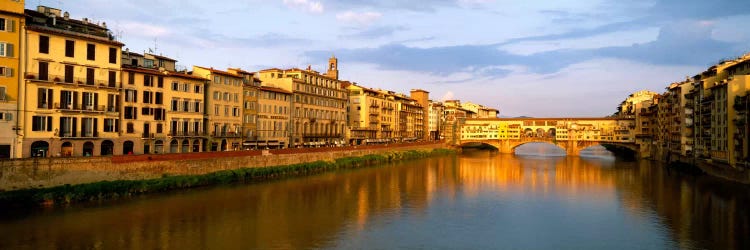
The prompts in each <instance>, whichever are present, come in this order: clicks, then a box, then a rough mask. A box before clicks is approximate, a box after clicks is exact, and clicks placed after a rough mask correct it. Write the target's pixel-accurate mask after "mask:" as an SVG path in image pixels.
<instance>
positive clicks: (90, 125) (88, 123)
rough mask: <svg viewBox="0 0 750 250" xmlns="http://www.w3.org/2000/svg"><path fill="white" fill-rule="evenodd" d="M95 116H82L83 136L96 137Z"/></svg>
mask: <svg viewBox="0 0 750 250" xmlns="http://www.w3.org/2000/svg"><path fill="white" fill-rule="evenodd" d="M96 123H97V119H95V118H81V137H94V136H97V134H96Z"/></svg>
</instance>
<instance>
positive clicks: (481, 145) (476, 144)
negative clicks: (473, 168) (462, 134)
mask: <svg viewBox="0 0 750 250" xmlns="http://www.w3.org/2000/svg"><path fill="white" fill-rule="evenodd" d="M458 147H460V148H462V149H467V148H476V149H489V150H495V151H501V146H500V145H498V144H496V143H492V142H486V141H462V142H461V144H460V145H458Z"/></svg>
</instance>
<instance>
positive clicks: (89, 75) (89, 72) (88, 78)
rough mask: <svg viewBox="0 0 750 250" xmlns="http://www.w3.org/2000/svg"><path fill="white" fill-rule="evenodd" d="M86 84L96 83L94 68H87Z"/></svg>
mask: <svg viewBox="0 0 750 250" xmlns="http://www.w3.org/2000/svg"><path fill="white" fill-rule="evenodd" d="M86 85H94V69H93V68H86Z"/></svg>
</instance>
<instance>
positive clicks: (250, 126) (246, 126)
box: [227, 68, 260, 149]
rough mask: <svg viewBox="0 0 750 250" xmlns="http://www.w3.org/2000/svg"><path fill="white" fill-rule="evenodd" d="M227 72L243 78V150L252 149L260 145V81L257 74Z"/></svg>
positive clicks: (242, 71) (233, 69) (237, 71)
mask: <svg viewBox="0 0 750 250" xmlns="http://www.w3.org/2000/svg"><path fill="white" fill-rule="evenodd" d="M227 71H229V73H233V74H236V75H239V76H241V77H242V149H252V148H255V147H256V146H257V145H258V131H257V130H258V127H257V124H258V107H259V106H258V97H259V92H260V79H258V78H257V77H256V76H255V75H256V74H255V73H252V72H248V71H244V70H242V69H239V68H229V69H228V70H227Z"/></svg>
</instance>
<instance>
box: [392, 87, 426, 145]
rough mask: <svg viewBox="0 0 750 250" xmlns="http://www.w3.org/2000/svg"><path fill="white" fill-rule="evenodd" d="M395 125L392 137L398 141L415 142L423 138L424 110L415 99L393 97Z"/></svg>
mask: <svg viewBox="0 0 750 250" xmlns="http://www.w3.org/2000/svg"><path fill="white" fill-rule="evenodd" d="M394 99H395V102H396V111H397V112H398V113H397V114H398V115H397V117H396V119H397V123H396V133H395V134H394V137H395V139H396V140H398V141H416V140H420V139H423V138H424V137H425V128H426V123H425V113H426V111H425V109H426V107H423V106H422V105H421V104H420V103H419V102H418V101H417V100H416V99H413V98H411V97H408V96H406V95H403V94H397V95H395V96H394Z"/></svg>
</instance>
